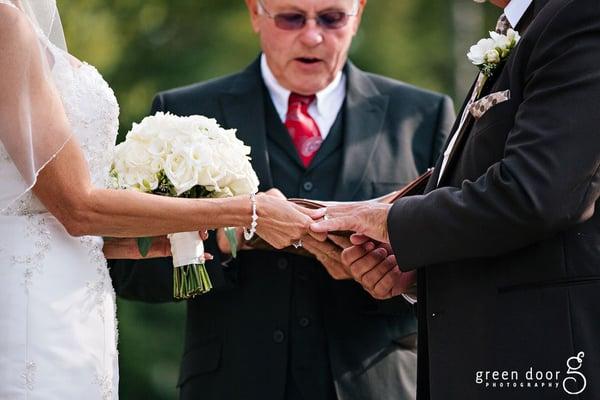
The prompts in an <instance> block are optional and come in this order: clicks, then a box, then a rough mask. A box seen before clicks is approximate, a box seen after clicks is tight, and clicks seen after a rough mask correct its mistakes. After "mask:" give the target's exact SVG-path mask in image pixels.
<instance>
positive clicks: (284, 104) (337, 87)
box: [260, 54, 346, 140]
mask: <svg viewBox="0 0 600 400" xmlns="http://www.w3.org/2000/svg"><path fill="white" fill-rule="evenodd" d="M260 72H261V74H262V78H263V81H264V82H265V85H266V86H267V90H268V91H269V95H270V96H271V100H272V101H273V105H274V106H275V110H276V111H277V114H278V115H279V118H280V119H281V122H284V123H285V117H286V114H287V108H288V100H289V97H290V94H291V91H290V90H288V89H286V88H284V87H283V86H281V85H280V84H279V82H277V79H275V76H274V75H273V73H272V72H271V69H270V68H269V65H268V64H267V59H266V57H265V55H264V54H262V55H261V57H260ZM315 95H316V100H315V101H313V102H312V103H311V104H310V105H309V106H308V114H310V116H311V117H312V118H313V119H314V120H315V122H316V123H317V126H318V127H319V132H321V137H322V138H323V140H325V138H326V137H327V135H328V134H329V131H330V130H331V127H332V126H333V123H334V122H335V120H336V118H337V115H338V113H339V112H340V110H341V109H342V104H344V99H345V97H346V76H345V75H344V74H343V73H342V72H341V71H340V72H338V74H337V76H336V77H335V79H334V80H333V81H332V82H331V83H330V84H329V85H328V86H327V87H326V88H325V89H323V90H321V91H320V92H317V93H315Z"/></svg>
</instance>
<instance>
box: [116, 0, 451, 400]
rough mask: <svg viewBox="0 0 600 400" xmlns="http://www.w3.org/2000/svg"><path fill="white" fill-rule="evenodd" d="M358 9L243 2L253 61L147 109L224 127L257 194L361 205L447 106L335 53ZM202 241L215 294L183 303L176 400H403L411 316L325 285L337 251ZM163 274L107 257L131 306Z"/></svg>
mask: <svg viewBox="0 0 600 400" xmlns="http://www.w3.org/2000/svg"><path fill="white" fill-rule="evenodd" d="M365 3H366V1H365V0H360V1H359V0H306V1H302V2H297V1H295V2H289V1H284V0H261V1H257V0H248V1H247V5H248V9H249V11H250V15H251V19H252V25H253V27H254V29H255V31H257V32H258V33H259V35H260V41H261V47H262V50H263V53H262V55H261V56H260V57H259V58H258V59H257V60H256V61H255V62H254V63H252V64H251V65H250V66H249V67H248V68H246V69H245V70H244V71H242V72H240V73H237V74H234V75H232V76H228V77H224V78H220V79H216V80H212V81H209V82H203V83H200V84H196V85H193V86H190V87H187V88H180V89H176V90H172V91H168V92H164V93H160V94H159V95H158V96H157V97H156V99H155V101H154V104H153V112H156V111H170V112H172V113H174V114H179V115H189V114H203V115H206V116H209V117H214V118H216V119H217V120H218V121H219V123H220V124H221V125H223V126H224V127H226V128H237V129H238V132H237V134H238V137H239V138H240V139H241V140H243V141H244V142H245V143H246V144H247V145H249V146H251V147H252V154H251V157H252V165H253V167H254V169H255V170H256V172H257V174H258V177H259V179H260V182H261V186H260V190H261V191H265V190H268V189H270V188H274V187H276V188H278V189H279V190H281V191H282V192H283V193H284V194H285V195H286V196H288V197H307V198H313V199H324V200H326V199H332V200H363V199H368V198H373V197H378V196H381V195H384V194H387V193H388V192H390V191H392V190H395V189H397V188H398V187H400V186H402V185H403V184H405V183H407V182H409V181H410V180H412V179H413V178H415V177H416V176H417V175H418V174H419V173H421V172H423V171H424V170H426V169H427V168H428V167H430V166H432V165H433V164H434V162H435V160H436V158H437V156H438V155H439V151H440V149H441V146H442V144H443V142H444V141H445V138H446V137H447V133H448V132H449V130H450V127H451V121H452V120H453V109H452V105H451V102H450V101H449V99H448V98H447V97H445V96H441V95H438V94H435V93H431V92H427V91H424V90H421V89H417V88H415V87H412V86H409V85H406V84H404V83H400V82H397V81H393V80H391V79H388V78H384V77H381V76H377V75H373V74H369V73H366V72H363V71H361V70H360V69H358V68H357V67H355V66H354V65H353V64H352V63H350V62H349V61H347V52H348V48H349V46H350V43H351V40H352V37H353V36H354V34H355V32H356V31H357V29H358V27H359V23H360V17H361V15H362V12H363V9H364V6H365ZM294 131H295V133H296V134H295V135H294V136H293V138H292V136H291V134H292V133H294ZM303 138H304V140H302V139H303ZM303 143H304V144H306V143H312V144H316V145H314V146H303ZM258 212H259V214H260V212H261V210H258ZM259 224H260V220H259ZM206 244H207V251H209V252H211V253H212V254H213V255H214V256H215V260H214V261H212V262H211V263H209V265H208V268H209V270H210V274H211V278H212V281H213V283H214V284H215V286H221V289H218V288H215V289H214V290H213V292H211V293H208V294H207V295H204V296H200V297H198V298H196V299H194V300H191V301H189V302H188V310H187V324H186V340H185V354H184V357H183V360H182V364H181V375H180V379H179V387H180V389H181V398H182V399H197V398H202V399H207V400H211V399H214V400H220V399H229V400H236V399H240V400H241V399H243V400H252V399H256V400H280V399H306V400H333V399H348V400H351V399H353V400H365V399H388V398H389V399H396V400H409V399H414V396H415V389H416V344H415V340H416V336H415V332H416V320H415V318H414V315H413V309H412V307H411V306H410V305H409V304H408V303H406V302H405V301H404V300H403V299H399V300H397V301H392V304H389V302H388V303H386V302H378V301H375V300H373V299H371V298H369V296H368V295H367V294H366V293H364V291H362V289H361V288H360V286H359V285H357V284H356V283H355V282H354V281H352V280H335V279H332V278H331V277H330V276H329V275H328V271H329V273H330V274H331V275H333V276H335V278H337V279H340V278H343V277H344V273H345V270H343V268H341V262H340V253H341V249H339V248H337V247H331V246H329V247H328V246H327V245H323V244H320V243H318V242H316V243H314V242H311V241H310V240H305V241H304V247H305V249H306V250H308V251H310V252H312V253H313V254H314V255H315V257H316V258H318V259H319V261H320V262H318V261H316V260H315V259H311V258H308V257H302V256H297V255H291V254H288V253H284V252H277V251H257V250H252V251H242V252H239V253H238V257H237V259H235V260H232V261H230V262H228V263H227V266H226V267H223V266H222V265H221V264H222V263H223V262H225V261H226V260H227V259H228V258H229V256H228V255H227V254H224V253H222V252H221V251H220V250H219V248H217V244H216V242H215V241H214V240H211V241H208V242H207V243H206ZM223 250H225V249H223ZM171 271H172V266H171V260H170V259H161V260H156V261H152V260H145V261H138V262H135V263H134V262H127V261H121V262H111V274H112V276H113V281H114V284H115V288H116V290H117V293H119V294H120V295H121V296H123V297H126V298H131V299H139V300H145V301H170V300H171V299H172V295H173V294H172V290H173V289H172V280H171V279H172V278H171V276H172V272H171ZM348 278H350V276H348Z"/></svg>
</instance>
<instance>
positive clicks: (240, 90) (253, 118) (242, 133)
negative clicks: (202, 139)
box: [219, 60, 273, 191]
mask: <svg viewBox="0 0 600 400" xmlns="http://www.w3.org/2000/svg"><path fill="white" fill-rule="evenodd" d="M262 85H263V84H262V79H261V77H260V64H259V61H258V60H257V61H255V62H254V63H252V64H251V65H250V66H249V67H248V68H246V69H245V70H244V71H243V72H242V73H241V74H240V75H239V76H238V78H237V79H236V80H235V82H234V84H233V85H232V87H231V88H230V90H229V91H228V92H227V93H225V94H224V95H223V96H222V97H221V98H220V99H219V100H220V104H221V109H222V110H223V116H224V118H225V122H226V124H227V126H228V127H229V128H235V129H237V130H238V131H237V136H238V138H239V139H240V140H242V141H243V142H244V143H245V144H246V145H247V146H250V147H251V149H252V150H251V153H250V157H252V166H253V167H254V170H255V171H256V174H257V175H258V177H259V180H260V187H259V190H261V191H264V190H267V189H270V188H272V187H273V179H272V177H271V169H270V166H269V155H268V153H267V140H266V134H265V132H266V128H265V117H264V116H265V109H264V96H263V87H262Z"/></svg>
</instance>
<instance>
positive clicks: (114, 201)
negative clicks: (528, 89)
mask: <svg viewBox="0 0 600 400" xmlns="http://www.w3.org/2000/svg"><path fill="white" fill-rule="evenodd" d="M6 8H7V7H0V50H2V51H0V66H6V67H10V68H8V69H9V70H10V71H17V72H14V74H17V73H18V71H22V72H23V73H26V74H27V83H28V84H30V85H34V87H35V88H36V89H35V96H32V99H31V101H32V103H33V104H32V113H33V112H35V124H32V129H44V130H45V131H44V132H45V135H44V137H45V138H50V139H51V138H61V137H62V138H64V137H69V136H71V134H70V132H69V130H70V126H69V123H68V120H67V117H66V114H65V111H64V109H63V106H62V102H61V99H60V97H59V95H58V92H57V90H56V89H55V88H54V86H53V83H52V81H51V79H49V78H48V76H47V74H46V73H45V72H47V71H45V70H44V62H43V60H42V56H41V54H40V52H39V51H37V50H38V49H39V47H38V38H37V36H36V34H35V33H34V32H33V30H32V28H31V27H30V25H29V24H28V23H27V21H24V19H25V17H23V16H19V15H18V14H19V13H18V12H16V11H13V10H5V9H6ZM4 22H7V23H10V24H9V25H7V24H4ZM7 26H9V27H8V28H7ZM24 46H27V47H25V48H26V49H28V50H30V51H22V49H23V48H24ZM2 71H5V69H2ZM17 79H22V77H20V76H18V75H13V74H0V89H2V88H3V87H4V88H10V86H11V84H13V82H14V81H15V80H17ZM3 93H7V92H3ZM8 93H10V91H8ZM2 103H3V102H1V101H0V113H8V112H9V111H6V110H3V108H2V107H1V105H2ZM6 103H7V102H4V104H6ZM4 117H7V118H10V115H6V114H5V115H4ZM8 134H9V135H10V132H8ZM33 191H34V193H35V195H36V196H37V197H38V198H39V199H40V200H41V202H42V203H43V204H44V205H45V206H46V208H47V209H48V211H50V212H51V213H52V214H53V215H54V216H55V217H56V218H57V219H58V220H59V221H60V222H61V223H62V224H63V225H64V226H65V228H66V229H67V231H68V232H69V233H70V234H71V235H74V236H80V235H102V236H113V237H137V236H159V235H164V234H168V233H172V232H184V231H194V230H200V229H212V228H219V227H226V226H248V225H250V221H251V214H252V212H251V202H250V199H249V197H248V196H242V197H236V198H230V199H201V200H200V199H175V198H168V197H162V196H156V195H150V194H144V193H138V192H135V191H127V190H110V189H99V188H95V187H93V186H92V183H91V181H90V174H89V171H88V165H87V162H86V160H85V158H84V155H83V153H82V150H81V148H80V147H79V144H78V143H77V140H76V139H75V138H73V137H72V138H71V139H70V140H69V141H67V143H66V144H65V146H64V147H63V148H62V150H60V151H59V152H58V153H57V154H56V157H55V158H54V159H53V160H52V161H50V162H49V163H48V164H47V165H46V166H45V167H44V168H43V169H42V170H41V171H40V173H39V175H38V178H37V181H36V184H35V186H34V188H33ZM257 210H258V215H259V220H258V233H259V234H260V235H261V236H262V237H263V238H265V240H267V241H269V242H270V243H271V244H273V245H274V246H276V247H284V246H287V245H289V244H290V243H291V242H292V241H294V240H296V239H298V238H300V237H302V236H304V235H305V234H307V232H308V231H309V230H308V226H309V225H310V223H311V221H312V219H311V216H312V214H315V215H316V213H314V212H310V211H303V212H302V211H300V210H299V209H298V208H296V207H294V206H293V205H291V204H288V203H287V202H285V201H282V200H279V199H273V198H269V196H263V195H259V196H257ZM311 213H312V214H311Z"/></svg>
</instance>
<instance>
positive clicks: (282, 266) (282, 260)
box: [277, 258, 288, 270]
mask: <svg viewBox="0 0 600 400" xmlns="http://www.w3.org/2000/svg"><path fill="white" fill-rule="evenodd" d="M287 266H288V262H287V260H286V259H285V258H280V259H279V260H277V268H279V269H281V270H284V269H286V268H287Z"/></svg>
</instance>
